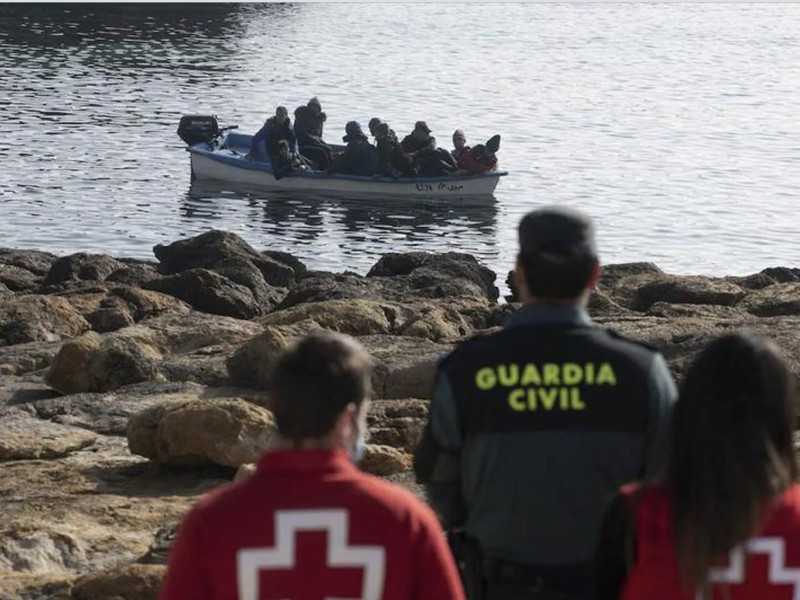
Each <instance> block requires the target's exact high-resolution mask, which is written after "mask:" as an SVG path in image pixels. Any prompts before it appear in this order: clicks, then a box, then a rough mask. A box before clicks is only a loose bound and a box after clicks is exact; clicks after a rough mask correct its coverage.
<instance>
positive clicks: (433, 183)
mask: <svg viewBox="0 0 800 600" xmlns="http://www.w3.org/2000/svg"><path fill="white" fill-rule="evenodd" d="M188 150H189V153H190V155H191V165H192V175H193V177H194V178H196V179H198V180H211V181H222V182H228V183H232V184H239V185H242V186H247V187H256V188H262V189H276V190H298V191H315V192H334V193H347V194H369V195H374V196H387V195H390V196H434V197H440V196H447V197H458V196H475V195H491V194H492V193H493V192H494V190H495V188H496V187H497V184H498V182H499V181H500V178H501V177H503V176H504V175H506V173H505V172H494V173H487V174H481V175H468V176H454V177H447V178H444V177H437V178H415V179H411V178H401V179H391V178H385V177H375V178H372V177H357V176H353V175H339V174H336V175H326V174H324V173H316V172H315V173H298V174H291V175H286V176H284V177H282V178H281V179H275V176H274V175H273V174H272V172H271V171H269V170H267V169H266V168H258V166H257V165H256V164H253V163H249V164H247V163H246V162H245V159H243V158H242V157H241V154H237V153H234V152H231V151H229V150H215V151H208V150H205V149H197V148H196V147H191V148H188ZM237 163H238V164H237Z"/></svg>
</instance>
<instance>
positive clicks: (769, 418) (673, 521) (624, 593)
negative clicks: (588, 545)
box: [596, 333, 800, 600]
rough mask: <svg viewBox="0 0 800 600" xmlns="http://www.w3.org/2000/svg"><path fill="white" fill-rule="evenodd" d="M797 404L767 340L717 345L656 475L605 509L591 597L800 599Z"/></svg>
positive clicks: (687, 393)
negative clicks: (795, 444)
mask: <svg viewBox="0 0 800 600" xmlns="http://www.w3.org/2000/svg"><path fill="white" fill-rule="evenodd" d="M798 401H800V394H799V393H798V387H797V381H796V379H795V376H794V375H793V374H792V372H791V369H790V368H789V366H788V364H787V362H786V360H785V359H784V358H782V356H781V355H780V353H779V351H778V349H777V347H776V346H775V345H774V344H773V343H771V342H769V341H767V340H765V339H763V338H760V337H756V336H754V335H752V334H748V333H736V334H730V335H726V336H724V337H722V338H719V339H718V340H716V341H714V342H712V343H711V344H710V345H709V346H708V347H707V348H706V349H705V350H704V351H703V352H702V353H701V354H700V355H699V357H698V358H697V359H696V361H695V362H694V363H693V364H692V366H691V368H690V370H689V372H688V374H687V376H686V380H685V382H684V384H683V387H682V390H681V394H680V398H679V400H678V402H677V404H676V406H675V412H674V414H673V423H672V430H671V439H670V446H671V448H670V452H669V457H668V461H667V465H666V468H665V469H664V471H663V475H662V476H661V477H660V479H659V480H658V481H657V482H655V483H649V484H645V485H629V486H626V487H625V488H624V489H623V491H622V493H621V494H620V496H619V497H618V498H617V499H616V500H615V501H614V503H613V504H612V506H611V508H610V509H609V512H608V513H607V516H606V521H605V524H604V527H603V532H602V535H601V539H600V545H599V547H598V553H597V560H596V569H597V580H596V589H597V598H598V600H611V599H614V600H618V599H620V598H621V599H622V600H721V599H725V600H790V599H791V600H797V599H798V598H800V485H798V484H797V483H796V480H797V477H798V465H797V459H796V457H795V449H794V444H793V439H792V438H793V431H794V428H795V424H796V409H797V404H798Z"/></svg>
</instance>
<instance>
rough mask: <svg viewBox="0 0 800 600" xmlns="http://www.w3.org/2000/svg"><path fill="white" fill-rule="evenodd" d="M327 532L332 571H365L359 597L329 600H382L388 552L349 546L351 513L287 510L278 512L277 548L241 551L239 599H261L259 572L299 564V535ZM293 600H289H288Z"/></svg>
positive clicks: (341, 511)
mask: <svg viewBox="0 0 800 600" xmlns="http://www.w3.org/2000/svg"><path fill="white" fill-rule="evenodd" d="M312 531H313V532H322V531H324V532H326V533H327V536H328V544H327V559H328V566H329V567H331V568H361V569H363V572H364V577H363V583H362V589H361V595H360V596H359V597H358V598H331V597H325V600H380V598H381V597H382V596H383V584H384V577H385V574H386V551H385V549H384V548H383V547H381V546H349V545H348V531H349V514H348V512H347V511H346V510H285V511H277V512H276V513H275V546H274V547H272V548H248V549H242V550H239V552H238V553H237V556H236V563H237V577H238V587H239V600H259V599H260V591H259V572H260V571H262V570H291V569H293V568H294V567H295V566H296V564H297V556H296V552H295V541H296V535H297V533H299V532H312ZM287 600H289V599H287Z"/></svg>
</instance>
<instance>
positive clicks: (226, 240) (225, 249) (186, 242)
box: [153, 230, 295, 287]
mask: <svg viewBox="0 0 800 600" xmlns="http://www.w3.org/2000/svg"><path fill="white" fill-rule="evenodd" d="M153 253H154V254H155V255H156V258H158V260H159V261H160V263H161V264H159V267H158V270H159V272H161V273H164V274H174V273H180V272H181V271H187V270H190V269H210V270H217V268H219V267H222V266H224V265H225V263H229V262H246V263H250V264H252V265H254V266H255V267H256V268H257V269H258V270H259V271H261V273H262V275H263V277H264V281H266V283H267V284H269V285H271V286H276V287H288V286H290V285H292V284H293V283H294V281H295V273H294V270H293V269H292V268H291V267H290V266H287V265H286V264H285V263H284V262H282V261H279V260H275V259H274V258H272V257H271V256H268V255H266V254H261V253H259V252H258V251H257V250H255V249H254V248H253V247H252V246H251V245H250V244H248V243H247V242H245V241H244V240H243V239H242V238H241V237H239V236H238V235H236V234H235V233H230V232H228V231H218V230H211V231H207V232H205V233H202V234H200V235H198V236H195V237H192V238H187V239H183V240H178V241H177V242H173V243H172V244H169V245H166V246H165V245H162V244H158V245H157V246H155V247H154V248H153Z"/></svg>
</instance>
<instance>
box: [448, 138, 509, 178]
mask: <svg viewBox="0 0 800 600" xmlns="http://www.w3.org/2000/svg"><path fill="white" fill-rule="evenodd" d="M499 149H500V136H499V135H493V136H492V137H491V138H489V141H487V142H486V144H485V145H484V144H478V145H477V146H475V147H473V148H471V149H470V150H469V152H464V153H463V154H462V155H461V157H460V158H459V159H458V168H459V169H461V170H463V171H466V172H467V173H469V174H470V175H476V174H478V173H486V172H488V171H494V170H496V169H497V156H496V154H497V151H498V150H499Z"/></svg>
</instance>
